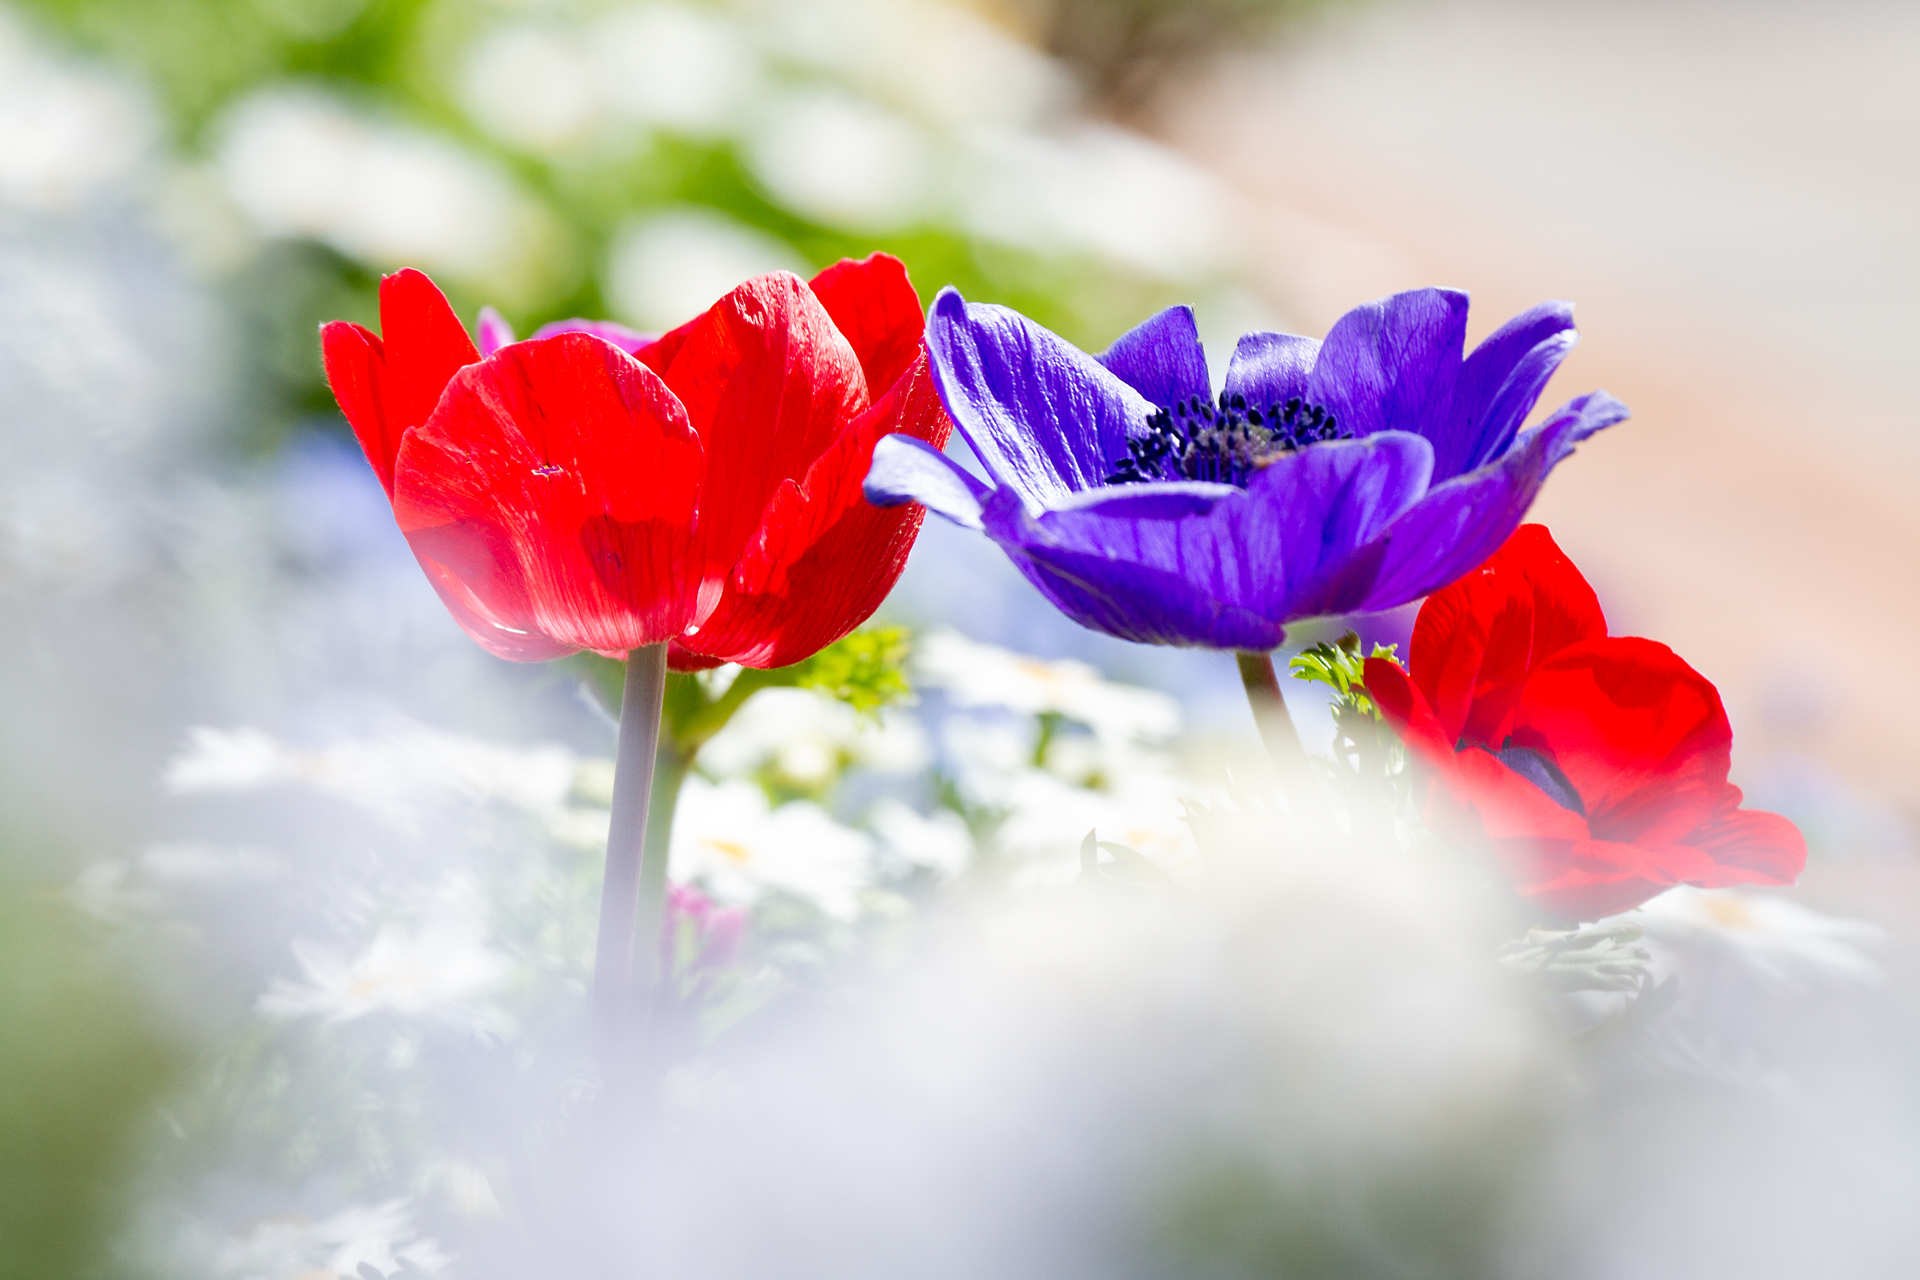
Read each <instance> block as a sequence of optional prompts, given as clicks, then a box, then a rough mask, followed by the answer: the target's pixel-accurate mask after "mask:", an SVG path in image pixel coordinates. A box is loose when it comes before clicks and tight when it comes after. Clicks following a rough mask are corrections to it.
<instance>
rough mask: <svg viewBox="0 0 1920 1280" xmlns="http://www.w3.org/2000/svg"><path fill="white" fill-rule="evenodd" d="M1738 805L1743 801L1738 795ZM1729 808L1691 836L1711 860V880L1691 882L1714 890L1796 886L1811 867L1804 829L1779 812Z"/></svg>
mask: <svg viewBox="0 0 1920 1280" xmlns="http://www.w3.org/2000/svg"><path fill="white" fill-rule="evenodd" d="M1728 790H1729V791H1732V792H1733V794H1734V805H1737V804H1738V803H1739V794H1740V793H1739V791H1738V790H1737V789H1735V788H1732V787H1729V788H1728ZM1734 805H1729V806H1728V807H1727V808H1726V809H1724V810H1722V811H1721V812H1720V813H1719V814H1717V815H1715V816H1714V818H1713V819H1712V821H1710V822H1708V823H1707V824H1706V825H1705V826H1704V827H1702V828H1701V829H1700V830H1698V831H1696V832H1694V833H1693V834H1692V835H1691V836H1689V837H1687V843H1688V844H1690V845H1692V846H1694V847H1695V848H1697V849H1699V850H1700V851H1701V852H1702V853H1703V854H1705V855H1706V856H1707V857H1708V858H1710V859H1711V860H1712V862H1713V867H1714V870H1713V873H1712V875H1711V876H1710V877H1709V878H1706V879H1701V880H1695V881H1693V883H1695V884H1699V885H1704V886H1706V887H1708V888H1714V887H1717V886H1721V885H1730V884H1792V883H1793V882H1794V881H1795V880H1798V879H1799V878H1800V873H1801V872H1802V871H1804V870H1806V869H1807V841H1806V837H1805V836H1802V835H1801V834H1800V828H1798V827H1796V826H1794V825H1793V823H1791V822H1789V821H1788V820H1787V819H1785V818H1783V817H1781V816H1780V815H1779V814H1777V813H1767V812H1766V811H1764V810H1761V809H1740V808H1736V807H1734Z"/></svg>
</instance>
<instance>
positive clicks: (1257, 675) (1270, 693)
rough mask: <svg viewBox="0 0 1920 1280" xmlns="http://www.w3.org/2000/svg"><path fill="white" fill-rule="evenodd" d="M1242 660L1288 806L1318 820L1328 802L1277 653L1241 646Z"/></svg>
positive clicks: (1299, 814) (1298, 816)
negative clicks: (1278, 669) (1276, 665)
mask: <svg viewBox="0 0 1920 1280" xmlns="http://www.w3.org/2000/svg"><path fill="white" fill-rule="evenodd" d="M1233 656H1234V658H1235V660H1236V661H1238V662H1239V664H1240V683H1241V684H1243V685H1245V686H1246V689H1247V702H1248V703H1249V704H1250V705H1251V706H1252V707H1253V722H1254V724H1255V725H1256V726H1257V727H1258V728H1259V730H1260V741H1261V742H1263V743H1264V744H1266V748H1267V758H1268V759H1269V760H1271V761H1273V768H1274V772H1275V773H1277V774H1279V775H1280V791H1281V793H1282V794H1283V795H1285V796H1286V798H1287V806H1288V807H1289V808H1290V809H1292V810H1293V815H1294V817H1295V818H1296V819H1298V820H1301V821H1309V822H1318V821H1320V820H1321V819H1322V818H1323V817H1324V816H1325V810H1326V806H1325V804H1324V803H1323V801H1322V799H1321V796H1320V793H1319V791H1318V790H1317V789H1316V787H1315V784H1314V779H1313V771H1312V768H1311V767H1310V766H1309V764H1308V763H1307V752H1306V748H1304V747H1302V746H1301V745H1300V731H1299V730H1298V729H1295V728H1294V727H1293V717H1292V715H1290V714H1289V713H1288V711H1287V701H1286V699H1285V698H1283V697H1282V696H1281V694H1280V678H1279V676H1277V675H1275V674H1274V670H1273V655H1272V654H1267V653H1249V652H1247V651H1245V650H1240V651H1238V652H1236V653H1235V654H1234V655H1233Z"/></svg>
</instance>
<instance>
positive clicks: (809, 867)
mask: <svg viewBox="0 0 1920 1280" xmlns="http://www.w3.org/2000/svg"><path fill="white" fill-rule="evenodd" d="M872 864H873V838H872V837H871V836H869V835H867V834H866V833H865V832H863V831H855V830H853V829H852V828H850V827H844V826H842V825H840V824H839V823H838V822H835V821H834V820H833V818H832V817H831V816H830V815H829V814H828V813H827V811H826V810H825V809H822V808H821V807H820V806H819V805H817V804H813V803H811V802H809V801H806V800H792V801H788V802H787V803H786V804H783V805H781V806H779V807H778V808H769V806H768V804H767V797H766V793H765V792H763V791H762V790H761V789H760V788H759V787H757V786H755V785H753V784H752V783H750V782H723V783H719V784H714V783H710V782H708V781H706V780H705V779H704V778H700V777H690V778H688V779H687V782H686V786H685V787H684V788H683V789H682V790H681V792H680V804H679V808H678V809H676V810H675V812H674V822H673V845H672V851H671V854H670V856H669V859H668V867H669V870H670V873H671V875H672V878H673V879H674V880H675V881H677V882H690V883H695V884H698V885H700V886H702V887H703V888H704V889H705V890H706V891H707V892H708V893H709V894H710V895H712V897H713V898H714V899H715V900H717V901H719V902H723V903H734V904H745V903H750V902H752V901H754V900H755V899H757V898H758V897H759V896H760V895H761V894H763V893H765V892H766V891H767V890H769V889H780V890H784V891H785V892H787V893H791V894H793V895H794V896H796V897H799V898H803V899H805V900H806V901H808V902H811V903H813V904H814V905H815V906H817V907H818V908H819V909H820V910H821V911H822V912H824V913H826V914H827V915H829V916H832V917H834V918H836V919H840V920H851V919H852V918H853V917H854V916H856V915H858V914H859V912H860V899H859V895H860V891H861V890H862V889H864V888H865V887H866V886H867V884H868V883H869V882H870V880H871V878H872Z"/></svg>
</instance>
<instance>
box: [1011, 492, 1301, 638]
mask: <svg viewBox="0 0 1920 1280" xmlns="http://www.w3.org/2000/svg"><path fill="white" fill-rule="evenodd" d="M1221 487H1223V488H1224V487H1226V486H1221ZM1193 497H1194V495H1191V494H1189V495H1185V505H1187V506H1188V507H1189V508H1190V509H1189V511H1188V512H1187V513H1186V514H1185V515H1184V516H1175V517H1173V518H1170V519H1165V520H1163V521H1161V522H1160V523H1161V526H1162V527H1161V528H1159V529H1158V531H1157V533H1158V537H1157V540H1158V541H1160V542H1162V543H1165V544H1177V543H1179V542H1181V541H1182V540H1184V541H1185V542H1187V543H1188V544H1189V545H1188V550H1189V551H1190V552H1194V553H1197V554H1196V559H1201V560H1204V559H1207V558H1208V553H1209V552H1212V551H1224V552H1225V553H1226V555H1227V557H1228V559H1229V560H1231V558H1232V556H1233V554H1234V549H1233V548H1232V547H1231V546H1227V547H1220V546H1217V545H1211V546H1210V545H1209V543H1211V542H1212V541H1213V540H1212V539H1210V538H1209V534H1210V532H1211V530H1210V529H1209V528H1208V527H1207V526H1208V521H1207V516H1206V514H1205V513H1204V512H1202V511H1200V510H1198V509H1194V503H1193ZM1120 501H1121V502H1122V503H1123V504H1124V503H1137V502H1148V503H1151V501H1152V500H1151V499H1150V498H1142V497H1141V496H1140V495H1137V494H1127V495H1126V496H1125V497H1123V498H1122V499H1120ZM1219 502H1220V504H1221V505H1223V506H1224V505H1229V504H1231V505H1233V506H1244V505H1245V503H1246V495H1245V494H1243V493H1241V492H1240V491H1238V490H1234V491H1233V492H1232V493H1231V494H1230V495H1223V496H1222V497H1221V498H1220V499H1219ZM1175 505H1176V506H1177V505H1180V504H1179V503H1178V502H1176V504H1175ZM985 519H986V530H987V536H989V537H991V538H992V539H993V540H994V541H995V542H997V543H999V544H1000V547H1001V549H1002V550H1004V551H1005V552H1006V553H1007V558H1008V559H1010V560H1012V561H1013V563H1014V565H1015V566H1016V567H1017V568H1018V569H1019V570H1020V572H1021V573H1023V574H1024V575H1026V578H1027V580H1028V581H1029V582H1031V583H1033V585H1034V586H1035V587H1036V588H1038V589H1039V591H1040V594H1042V595H1044V596H1045V597H1046V598H1047V600H1048V601H1049V602H1050V603H1051V604H1052V605H1053V606H1054V607H1055V608H1056V609H1059V610H1060V611H1061V612H1062V613H1064V614H1066V615H1067V616H1068V617H1070V618H1072V619H1073V620H1074V621H1075V622H1078V623H1079V624H1080V625H1081V626H1083V627H1091V628H1092V629H1093V630H1095V631H1102V632H1105V633H1106V634H1108V635H1112V636H1118V637H1120V638H1121V639H1123V640H1133V641H1137V642H1139V643H1141V644H1170V645H1198V646H1201V647H1204V648H1210V649H1250V650H1258V651H1264V650H1267V649H1272V648H1274V647H1275V646H1277V645H1278V644H1279V643H1280V642H1281V640H1283V639H1284V638H1285V637H1286V632H1285V631H1284V630H1283V629H1282V628H1281V627H1280V626H1279V625H1278V624H1276V623H1274V622H1272V621H1270V620H1268V619H1266V618H1263V617H1261V616H1259V615H1258V614H1256V613H1253V612H1252V611H1250V610H1248V609H1246V608H1244V607H1242V606H1241V605H1240V604H1239V603H1238V600H1237V599H1236V598H1235V597H1234V596H1233V595H1232V594H1231V592H1230V591H1226V592H1223V591H1222V590H1221V587H1222V581H1221V579H1222V573H1223V572H1224V573H1225V574H1226V575H1228V576H1230V575H1231V573H1232V571H1233V569H1234V568H1235V567H1236V566H1235V565H1233V564H1231V563H1230V564H1227V565H1225V566H1224V567H1223V566H1222V565H1220V564H1218V563H1215V564H1214V565H1213V566H1212V568H1213V570H1214V572H1212V573H1208V572H1205V571H1203V570H1202V569H1201V568H1200V567H1199V566H1198V565H1196V566H1195V567H1194V569H1193V570H1192V571H1175V570H1168V569H1166V568H1164V567H1162V566H1161V565H1160V564H1157V563H1151V562H1143V561H1142V560H1138V559H1130V558H1128V557H1126V556H1125V555H1121V554H1116V551H1117V550H1118V549H1117V548H1112V547H1101V546H1097V545H1076V544H1074V543H1073V542H1070V541H1066V540H1063V539H1061V538H1059V537H1057V536H1055V535H1056V534H1057V533H1060V532H1068V531H1065V530H1055V529H1050V528H1044V527H1042V525H1041V524H1040V523H1039V522H1038V521H1036V519H1035V517H1034V516H1033V515H1032V513H1031V512H1029V511H1028V510H1027V509H1026V507H1025V506H1023V505H1022V504H1021V503H1020V501H1019V500H1018V498H1017V497H1016V496H1015V495H1012V494H1010V493H1006V491H1002V492H1001V493H999V494H995V495H994V496H993V497H992V498H989V499H988V501H987V505H986V517H985ZM1041 519H1043V520H1044V519H1047V517H1041ZM1124 524H1125V518H1124V517H1114V525H1113V526H1110V527H1118V526H1123V525H1124ZM1078 532H1083V533H1084V532H1087V530H1085V529H1082V530H1079V531H1078ZM1149 538H1150V540H1152V539H1154V535H1153V534H1152V533H1150V534H1149ZM1176 555H1177V552H1176ZM1161 559H1163V560H1164V559H1165V557H1161ZM1241 567H1244V566H1241Z"/></svg>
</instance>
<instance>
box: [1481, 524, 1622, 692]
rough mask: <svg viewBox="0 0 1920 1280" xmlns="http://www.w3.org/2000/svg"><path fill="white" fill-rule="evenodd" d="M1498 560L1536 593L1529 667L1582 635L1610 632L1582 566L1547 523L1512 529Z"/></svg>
mask: <svg viewBox="0 0 1920 1280" xmlns="http://www.w3.org/2000/svg"><path fill="white" fill-rule="evenodd" d="M1492 559H1493V560H1495V561H1498V562H1499V563H1500V566H1501V568H1502V569H1503V570H1504V569H1512V570H1514V571H1516V572H1518V573H1519V574H1520V576H1521V577H1522V578H1524V579H1525V580H1526V583H1527V585H1528V587H1529V588H1531V590H1532V594H1533V650H1532V652H1531V653H1530V654H1529V656H1528V658H1527V666H1528V668H1529V669H1532V668H1536V667H1538V666H1539V665H1540V664H1541V663H1543V662H1545V661H1546V660H1547V659H1548V658H1551V657H1552V656H1553V655H1554V654H1556V653H1558V652H1560V651H1561V650H1562V649H1564V648H1566V647H1567V646H1568V645H1572V644H1578V643H1580V642H1581V641H1582V640H1599V639H1603V638H1604V637H1605V636H1606V634H1607V619H1606V615H1605V614H1603V613H1601V612H1600V599H1599V597H1597V596H1595V595H1594V594H1593V588H1592V587H1591V586H1590V585H1588V583H1587V580H1586V578H1585V577H1583V576H1581V573H1580V570H1578V569H1576V568H1575V567H1574V565H1573V561H1571V560H1569V559H1567V553H1566V552H1564V551H1562V550H1561V549H1560V547H1559V545H1558V544H1557V543H1555V542H1554V540H1553V535H1552V534H1550V533H1548V532H1547V527H1546V526H1545V525H1543V524H1523V525H1521V526H1520V527H1519V528H1518V529H1515V530H1514V531H1513V536H1512V537H1511V538H1508V539H1507V542H1506V545H1505V546H1503V547H1501V548H1500V550H1499V551H1497V552H1495V553H1494V554H1493V557H1492Z"/></svg>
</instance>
